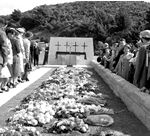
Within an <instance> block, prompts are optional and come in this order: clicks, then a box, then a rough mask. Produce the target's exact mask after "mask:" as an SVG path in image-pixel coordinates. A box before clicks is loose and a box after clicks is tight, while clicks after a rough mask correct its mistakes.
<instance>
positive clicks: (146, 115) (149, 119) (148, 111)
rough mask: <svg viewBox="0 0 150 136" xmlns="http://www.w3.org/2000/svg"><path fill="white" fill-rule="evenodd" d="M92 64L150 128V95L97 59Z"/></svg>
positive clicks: (115, 92)
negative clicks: (105, 66)
mask: <svg viewBox="0 0 150 136" xmlns="http://www.w3.org/2000/svg"><path fill="white" fill-rule="evenodd" d="M90 65H91V66H92V67H93V69H94V70H95V71H96V72H97V73H98V74H99V75H100V76H101V77H102V79H103V80H104V81H105V82H106V83H107V84H108V85H109V87H110V88H111V90H112V91H113V92H114V94H115V95H116V96H118V97H119V98H121V99H122V101H123V102H124V103H125V104H126V106H127V108H128V110H130V111H131V112H133V113H134V114H135V115H136V116H137V118H139V119H140V120H141V121H142V122H143V124H144V125H145V126H146V127H147V128H148V129H149V130H150V95H149V94H146V93H142V92H140V91H139V88H137V87H136V86H134V85H133V84H131V83H129V82H128V81H126V80H125V79H123V78H122V77H120V76H118V75H116V74H114V73H112V72H111V71H110V70H109V69H106V68H104V67H103V66H102V65H100V64H99V63H97V62H96V61H95V60H93V61H91V62H90Z"/></svg>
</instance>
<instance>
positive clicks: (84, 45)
mask: <svg viewBox="0 0 150 136" xmlns="http://www.w3.org/2000/svg"><path fill="white" fill-rule="evenodd" d="M81 46H82V47H83V52H85V48H86V47H87V46H88V45H86V44H85V42H84V44H83V45H81Z"/></svg>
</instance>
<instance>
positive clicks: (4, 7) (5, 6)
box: [0, 0, 76, 15]
mask: <svg viewBox="0 0 150 136" xmlns="http://www.w3.org/2000/svg"><path fill="white" fill-rule="evenodd" d="M74 1H76V0H0V15H8V14H11V13H12V12H13V11H14V9H19V10H20V11H21V12H24V11H27V10H31V9H33V8H34V7H36V6H40V5H44V4H47V5H53V4H59V3H66V2H74Z"/></svg>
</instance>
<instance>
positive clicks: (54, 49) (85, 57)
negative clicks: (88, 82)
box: [48, 37, 94, 65]
mask: <svg viewBox="0 0 150 136" xmlns="http://www.w3.org/2000/svg"><path fill="white" fill-rule="evenodd" d="M49 46H50V47H49V57H48V64H49V65H88V64H89V62H90V60H92V59H93V57H94V50H93V38H77V37H73V38H72V37H51V38H50V43H49Z"/></svg>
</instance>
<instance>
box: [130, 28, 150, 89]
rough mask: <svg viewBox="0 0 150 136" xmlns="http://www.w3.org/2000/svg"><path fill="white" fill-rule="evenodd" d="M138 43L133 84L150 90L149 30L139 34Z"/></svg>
mask: <svg viewBox="0 0 150 136" xmlns="http://www.w3.org/2000/svg"><path fill="white" fill-rule="evenodd" d="M140 41H141V44H140V48H139V51H138V55H137V59H136V64H135V74H134V81H133V83H134V85H136V86H137V87H139V88H143V87H146V88H148V89H150V58H149V56H150V53H149V52H150V50H149V47H150V30H144V31H142V32H140Z"/></svg>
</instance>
